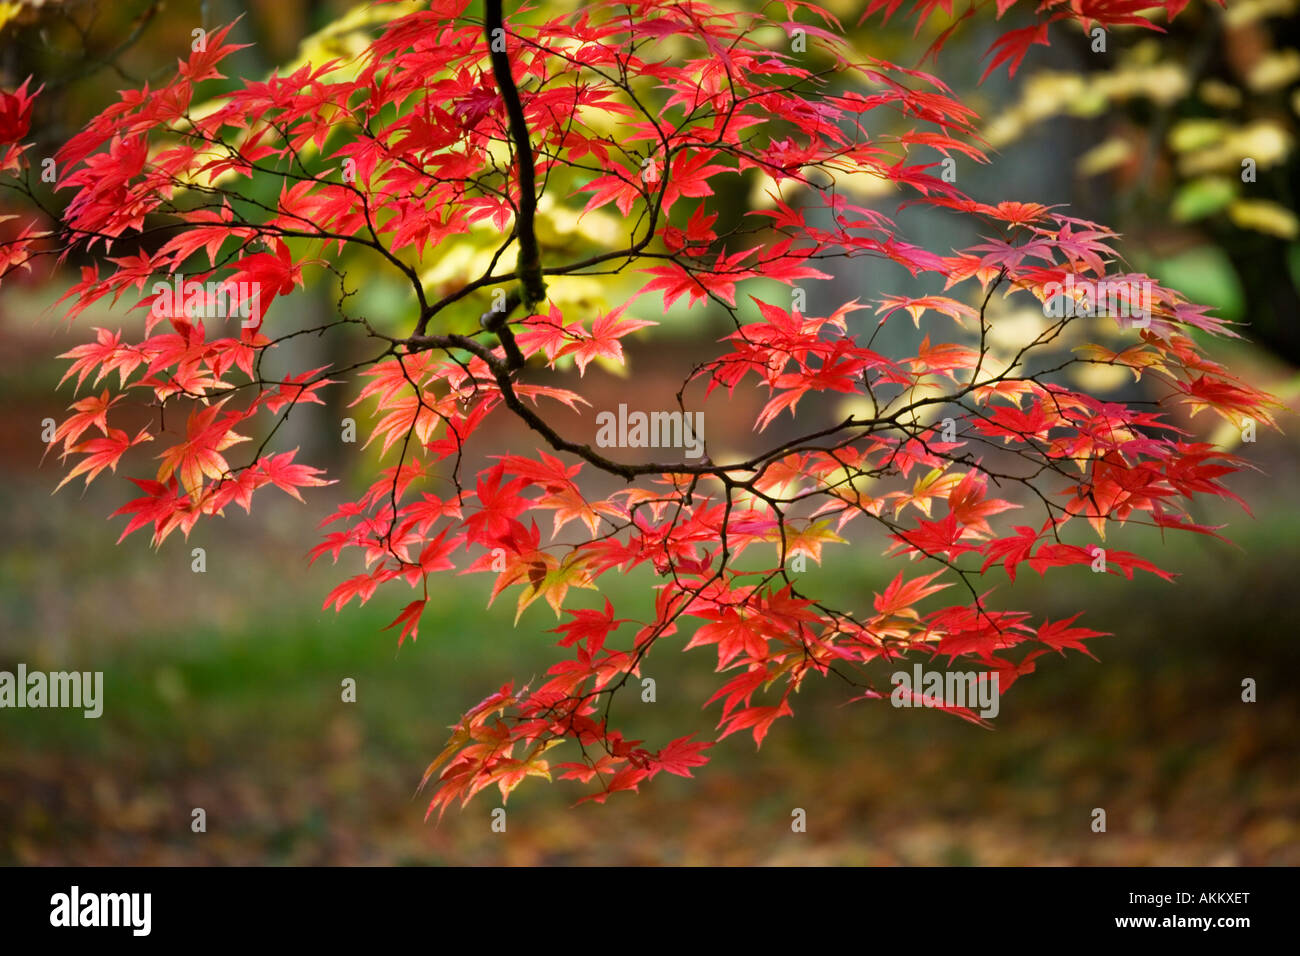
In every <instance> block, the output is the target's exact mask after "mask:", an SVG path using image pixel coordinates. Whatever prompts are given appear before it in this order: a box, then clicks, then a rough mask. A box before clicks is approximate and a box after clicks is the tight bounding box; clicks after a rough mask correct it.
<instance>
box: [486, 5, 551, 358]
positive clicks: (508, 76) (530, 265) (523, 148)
mask: <svg viewBox="0 0 1300 956" xmlns="http://www.w3.org/2000/svg"><path fill="white" fill-rule="evenodd" d="M485 6H486V13H485V17H484V21H483V28H484V32H485V34H486V35H487V42H488V54H489V56H490V58H491V60H492V75H493V76H494V77H495V78H496V82H497V86H498V88H500V90H501V99H502V101H503V102H504V103H505V107H506V115H507V116H508V117H509V120H510V136H511V138H512V139H513V140H514V146H515V162H516V163H517V164H518V167H519V209H518V215H517V216H516V222H517V227H516V231H517V232H518V239H519V258H518V261H517V265H516V271H517V274H518V276H519V282H520V284H521V285H522V287H523V296H522V300H521V301H522V304H523V305H524V306H525V307H529V308H531V307H532V306H533V305H535V304H537V303H538V302H541V301H543V300H544V299H545V298H546V284H545V282H543V281H542V256H541V250H540V249H539V248H538V245H537V234H536V231H535V229H534V226H533V219H534V217H535V215H536V213H537V173H536V170H535V169H534V168H533V147H532V143H531V142H530V141H529V137H528V122H527V120H525V118H524V107H523V104H522V103H521V102H520V99H519V88H518V87H517V86H516V85H515V78H514V75H513V74H512V73H511V71H510V56H509V55H508V54H507V53H506V51H505V44H504V39H505V35H506V32H505V25H504V22H503V18H502V14H501V0H486V4H485ZM497 38H500V39H501V41H502V42H501V44H500V47H498V44H497V42H496V41H497ZM508 314H509V313H506V312H501V313H498V314H497V315H495V316H494V317H493V318H492V319H491V320H490V321H489V324H488V329H489V331H492V332H494V333H497V334H500V330H501V329H504V328H505V323H506V317H507V316H508ZM502 344H505V343H504V341H503V343H502ZM506 351H507V353H508V352H509V351H510V347H509V346H506Z"/></svg>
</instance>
